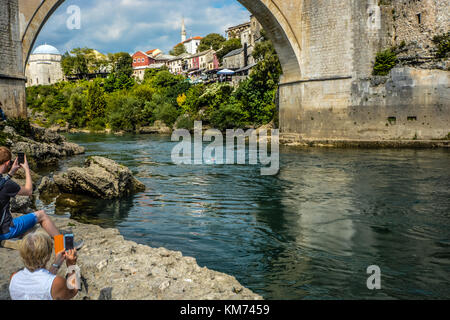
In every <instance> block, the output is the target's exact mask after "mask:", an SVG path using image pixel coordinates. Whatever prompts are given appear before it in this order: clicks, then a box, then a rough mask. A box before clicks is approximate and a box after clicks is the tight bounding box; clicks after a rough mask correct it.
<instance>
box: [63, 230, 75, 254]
mask: <svg viewBox="0 0 450 320" xmlns="http://www.w3.org/2000/svg"><path fill="white" fill-rule="evenodd" d="M64 249H65V250H66V251H67V250H72V249H73V234H65V235H64Z"/></svg>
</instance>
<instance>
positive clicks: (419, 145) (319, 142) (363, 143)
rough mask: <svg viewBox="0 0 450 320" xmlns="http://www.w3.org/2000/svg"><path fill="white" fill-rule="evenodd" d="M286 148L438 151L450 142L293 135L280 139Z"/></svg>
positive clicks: (446, 146) (449, 145)
mask: <svg viewBox="0 0 450 320" xmlns="http://www.w3.org/2000/svg"><path fill="white" fill-rule="evenodd" d="M280 143H281V144H282V145H285V146H294V147H302V148H349V149H351V148H355V149H357V148H361V149H383V148H386V149H388V148H393V149H436V148H450V140H334V139H301V138H298V137H297V136H293V135H285V136H283V135H282V136H281V137H280Z"/></svg>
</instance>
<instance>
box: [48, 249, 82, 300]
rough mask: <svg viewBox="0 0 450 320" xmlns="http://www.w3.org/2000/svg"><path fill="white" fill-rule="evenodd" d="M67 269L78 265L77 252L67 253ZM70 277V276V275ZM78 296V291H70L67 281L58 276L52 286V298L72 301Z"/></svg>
mask: <svg viewBox="0 0 450 320" xmlns="http://www.w3.org/2000/svg"><path fill="white" fill-rule="evenodd" d="M65 257H66V265H67V267H69V266H73V265H76V263H77V256H76V250H75V249H74V250H69V251H68V252H66V255H65ZM68 276H70V275H68ZM77 294H78V289H69V288H68V287H67V280H66V279H64V278H63V277H59V276H57V277H56V278H55V280H54V281H53V285H52V297H53V299H54V300H70V299H72V298H73V297H75V296H76V295H77Z"/></svg>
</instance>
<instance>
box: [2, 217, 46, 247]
mask: <svg viewBox="0 0 450 320" xmlns="http://www.w3.org/2000/svg"><path fill="white" fill-rule="evenodd" d="M13 222H14V227H10V228H9V232H8V233H5V234H1V235H0V241H3V240H9V239H14V238H17V237H20V236H21V235H23V234H24V233H25V232H27V231H28V230H30V229H31V228H33V227H34V226H35V225H36V224H37V222H38V219H37V216H36V214H35V213H30V214H26V215H24V216H21V217H18V218H15V219H13Z"/></svg>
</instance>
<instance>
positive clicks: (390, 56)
mask: <svg viewBox="0 0 450 320" xmlns="http://www.w3.org/2000/svg"><path fill="white" fill-rule="evenodd" d="M397 61H398V59H397V55H396V54H395V52H394V51H392V50H391V49H386V50H384V51H381V52H378V53H377V56H376V58H375V65H374V67H373V75H374V76H387V75H388V74H389V72H390V71H391V70H392V69H393V68H394V67H395V65H396V64H397Z"/></svg>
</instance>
